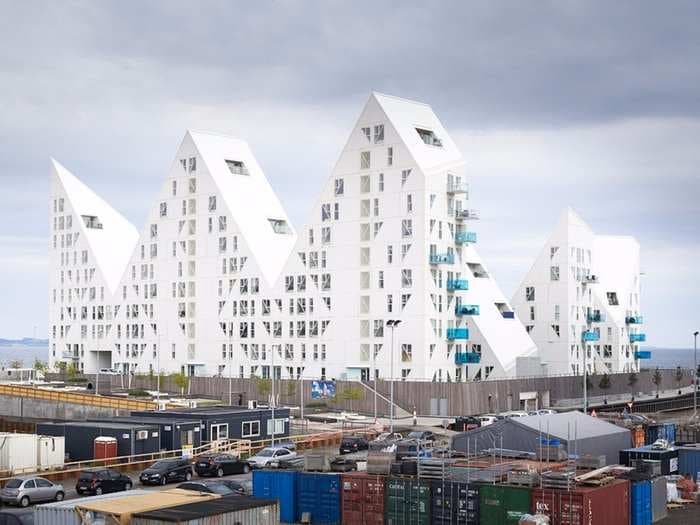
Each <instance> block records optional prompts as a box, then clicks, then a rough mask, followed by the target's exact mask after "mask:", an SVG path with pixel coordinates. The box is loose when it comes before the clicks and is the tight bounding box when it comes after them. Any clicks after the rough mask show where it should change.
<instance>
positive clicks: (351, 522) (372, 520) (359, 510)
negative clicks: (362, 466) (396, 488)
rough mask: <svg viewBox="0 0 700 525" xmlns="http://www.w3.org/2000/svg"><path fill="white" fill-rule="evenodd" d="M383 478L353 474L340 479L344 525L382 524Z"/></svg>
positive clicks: (363, 473) (365, 474)
mask: <svg viewBox="0 0 700 525" xmlns="http://www.w3.org/2000/svg"><path fill="white" fill-rule="evenodd" d="M384 480H385V477H384V476H378V475H374V474H367V473H365V472H353V473H348V474H343V475H342V477H341V483H340V484H341V493H340V506H341V512H342V518H343V524H344V525H346V524H347V525H383V524H384Z"/></svg>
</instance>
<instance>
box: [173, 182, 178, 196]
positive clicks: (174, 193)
mask: <svg viewBox="0 0 700 525" xmlns="http://www.w3.org/2000/svg"><path fill="white" fill-rule="evenodd" d="M172 194H173V197H175V196H176V195H177V181H176V180H174V181H173V183H172Z"/></svg>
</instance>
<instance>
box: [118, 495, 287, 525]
mask: <svg viewBox="0 0 700 525" xmlns="http://www.w3.org/2000/svg"><path fill="white" fill-rule="evenodd" d="M279 522H280V519H279V504H278V503H277V501H275V500H265V499H256V498H251V497H248V496H226V497H224V498H220V499H215V500H210V501H202V502H200V503H190V504H187V505H180V506H177V507H170V508H167V509H159V510H152V511H148V512H141V513H138V514H134V515H133V516H132V517H131V525H161V524H166V523H177V524H180V525H207V524H214V523H216V525H240V524H242V523H245V525H276V524H278V523H279Z"/></svg>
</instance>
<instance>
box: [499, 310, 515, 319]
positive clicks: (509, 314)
mask: <svg viewBox="0 0 700 525" xmlns="http://www.w3.org/2000/svg"><path fill="white" fill-rule="evenodd" d="M501 315H502V316H503V319H515V312H510V311H505V312H501Z"/></svg>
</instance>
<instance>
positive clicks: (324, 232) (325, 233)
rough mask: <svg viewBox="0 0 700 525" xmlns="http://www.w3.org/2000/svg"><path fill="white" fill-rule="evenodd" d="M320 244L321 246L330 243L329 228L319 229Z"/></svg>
mask: <svg viewBox="0 0 700 525" xmlns="http://www.w3.org/2000/svg"><path fill="white" fill-rule="evenodd" d="M321 242H322V243H323V244H328V243H330V242H331V229H330V227H329V226H324V227H323V228H321Z"/></svg>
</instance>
